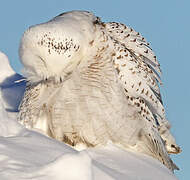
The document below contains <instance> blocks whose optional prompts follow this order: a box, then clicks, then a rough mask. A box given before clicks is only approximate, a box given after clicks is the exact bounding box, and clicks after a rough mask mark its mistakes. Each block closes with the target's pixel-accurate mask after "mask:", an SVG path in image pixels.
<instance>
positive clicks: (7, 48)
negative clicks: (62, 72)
mask: <svg viewBox="0 0 190 180" xmlns="http://www.w3.org/2000/svg"><path fill="white" fill-rule="evenodd" d="M189 8H190V1H188V0H159V1H154V0H144V1H143V0H133V1H129V0H117V1H114V0H109V1H108V0H107V1H106V0H104V1H103V0H96V1H89V0H80V1H79V0H67V1H66V0H31V1H29V0H17V1H16V0H6V1H1V5H0V22H1V25H0V50H1V51H3V52H4V53H6V54H7V56H8V57H9V59H10V61H11V65H12V66H13V68H14V69H15V70H16V71H17V72H20V70H21V68H22V66H21V64H20V62H19V57H18V47H19V41H20V38H21V36H22V33H23V32H24V31H25V30H26V29H27V28H28V27H29V26H31V25H34V24H38V23H41V22H44V21H47V20H49V19H51V18H52V17H54V16H56V15H58V14H60V13H62V12H65V11H69V10H74V9H78V10H89V11H93V12H94V13H95V14H96V15H98V16H99V17H101V18H102V20H103V21H118V22H122V23H125V24H126V25H128V26H131V27H133V28H134V29H135V30H136V31H139V32H140V33H141V34H143V35H144V37H145V38H146V39H147V40H148V41H149V42H150V44H151V47H152V48H153V50H154V51H155V53H156V55H157V57H158V60H159V62H160V64H161V68H162V71H163V76H162V80H163V84H164V85H163V86H162V87H161V88H162V94H163V100H164V103H165V107H166V111H167V117H168V119H169V120H170V122H171V124H172V132H173V134H174V135H175V137H176V139H177V142H178V143H179V144H180V146H181V147H182V149H183V152H182V153H181V154H180V155H177V156H172V157H173V159H174V161H175V162H176V164H177V165H178V166H179V167H180V169H181V170H180V171H178V172H176V175H177V177H178V178H179V179H180V180H185V179H188V170H189V160H190V156H189V154H188V153H189V151H190V143H189V142H190V141H189V137H190V136H189V134H188V131H189V128H190V120H189V117H188V112H189V111H190V106H189V102H190V94H189V93H190V75H189V74H190V73H189V67H190V59H189V56H188V52H190V50H189V48H190V44H189V43H190V20H189V19H190V10H189Z"/></svg>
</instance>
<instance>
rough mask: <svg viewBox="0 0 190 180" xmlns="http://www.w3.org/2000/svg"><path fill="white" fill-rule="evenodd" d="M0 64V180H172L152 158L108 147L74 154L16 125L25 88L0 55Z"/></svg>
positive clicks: (174, 179) (60, 143) (70, 150)
mask: <svg viewBox="0 0 190 180" xmlns="http://www.w3.org/2000/svg"><path fill="white" fill-rule="evenodd" d="M2 62H3V68H0V71H1V70H2V72H3V73H0V179H1V180H52V179H53V180H126V179H128V180H152V179H154V180H160V179H162V180H176V177H175V176H174V175H173V174H172V173H171V172H170V171H169V170H168V169H167V168H166V167H165V166H163V165H162V164H161V163H160V162H159V161H157V160H156V159H153V158H152V157H149V156H146V155H142V154H138V153H134V152H131V151H126V150H122V149H121V148H119V147H117V146H115V145H113V144H111V143H109V144H107V146H104V147H101V146H100V147H96V148H89V149H86V150H83V151H80V152H78V151H76V150H74V149H72V148H71V147H69V146H68V145H66V144H64V143H62V142H58V141H56V140H54V139H51V138H49V137H47V136H45V135H43V134H41V133H39V132H36V131H32V130H28V129H26V128H24V127H22V126H21V125H20V124H19V123H18V122H17V121H16V114H17V111H18V105H19V103H20V100H21V98H22V95H23V93H24V89H25V85H26V84H25V81H22V79H23V77H22V76H21V75H19V74H16V73H15V72H14V71H13V70H12V68H11V67H10V64H9V61H8V59H7V57H6V56H5V55H3V54H2V53H1V52H0V63H1V64H2ZM6 68H7V69H6ZM6 70H7V72H6Z"/></svg>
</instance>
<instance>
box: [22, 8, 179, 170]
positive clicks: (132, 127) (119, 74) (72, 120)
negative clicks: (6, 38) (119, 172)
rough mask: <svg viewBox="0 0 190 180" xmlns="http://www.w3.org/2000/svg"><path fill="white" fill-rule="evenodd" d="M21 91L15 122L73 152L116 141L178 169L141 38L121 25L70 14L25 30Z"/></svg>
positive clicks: (156, 69)
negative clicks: (82, 146) (72, 148)
mask: <svg viewBox="0 0 190 180" xmlns="http://www.w3.org/2000/svg"><path fill="white" fill-rule="evenodd" d="M19 53H20V58H21V62H22V63H23V65H24V72H25V74H26V76H27V87H26V91H25V94H24V97H23V100H22V102H21V104H20V109H19V110H20V111H19V115H18V120H19V121H20V122H21V123H22V124H24V125H25V126H26V127H28V128H36V129H40V130H42V131H43V132H45V133H46V134H47V135H49V136H50V137H53V138H55V139H57V140H60V141H64V142H65V143H67V144H70V145H71V146H76V145H77V144H80V143H83V144H85V145H86V146H91V147H94V146H96V145H103V144H106V143H107V142H108V141H112V142H113V143H117V144H119V145H121V146H122V147H124V148H132V149H133V150H135V151H138V152H141V153H144V154H147V155H150V156H152V157H154V158H156V159H158V160H159V161H160V162H162V163H163V164H164V165H165V166H167V167H168V168H169V169H171V170H174V169H178V168H177V166H176V165H175V164H174V163H173V162H172V160H171V159H170V157H169V155H168V154H169V153H179V152H180V151H181V150H180V148H179V146H178V145H177V144H176V142H175V139H174V137H173V136H172V135H171V133H170V124H169V122H168V121H167V120H166V118H165V112H164V107H163V103H162V99H161V95H160V90H159V83H160V82H161V80H160V76H159V74H160V66H159V63H158V61H157V59H156V56H155V55H154V53H153V51H152V49H151V48H150V47H149V44H148V43H147V42H146V40H145V39H144V38H143V37H142V36H141V35H140V34H139V33H138V32H136V31H134V30H133V29H131V28H129V27H127V26H125V25H124V24H121V23H116V22H109V23H105V22H102V21H101V20H100V18H99V17H96V16H95V15H93V13H91V12H87V11H71V12H66V13H62V14H60V15H58V16H56V17H55V18H53V19H52V20H50V21H48V22H46V23H42V24H39V25H35V26H32V27H30V28H29V29H28V30H27V31H26V32H25V33H24V35H23V37H22V40H21V44H20V50H19Z"/></svg>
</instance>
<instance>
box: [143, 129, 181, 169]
mask: <svg viewBox="0 0 190 180" xmlns="http://www.w3.org/2000/svg"><path fill="white" fill-rule="evenodd" d="M139 137H140V149H141V151H142V152H143V153H145V154H148V155H150V156H152V157H154V158H156V159H158V160H159V161H160V162H161V163H162V164H164V165H165V166H166V167H167V168H168V169H170V170H171V171H172V172H173V171H174V170H179V168H178V167H177V165H176V164H175V163H174V162H173V161H172V160H171V158H170V156H169V154H168V153H167V150H166V148H165V146H164V142H163V140H162V138H161V137H160V135H159V133H158V132H157V131H156V130H155V129H151V131H149V133H147V132H145V131H144V130H142V131H141V132H140V135H139Z"/></svg>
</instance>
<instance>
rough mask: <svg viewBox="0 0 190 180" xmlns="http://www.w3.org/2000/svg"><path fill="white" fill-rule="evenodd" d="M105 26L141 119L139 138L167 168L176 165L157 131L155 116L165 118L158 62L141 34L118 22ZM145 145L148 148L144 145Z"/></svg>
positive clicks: (130, 99)
mask: <svg viewBox="0 0 190 180" xmlns="http://www.w3.org/2000/svg"><path fill="white" fill-rule="evenodd" d="M105 27H106V30H107V33H108V34H109V36H110V37H111V38H112V40H113V42H114V50H115V51H114V53H113V54H112V58H113V64H114V66H115V69H116V71H117V73H118V78H119V80H120V82H121V84H122V85H123V87H124V93H125V94H126V97H127V99H128V102H130V103H131V104H132V105H133V106H135V107H136V108H137V109H138V112H139V114H140V115H141V116H142V119H144V121H145V127H144V128H143V136H142V137H143V138H144V139H143V141H144V143H145V146H144V147H146V148H145V149H146V150H145V151H148V152H149V153H150V154H152V156H154V157H156V158H157V159H159V160H160V161H161V162H163V164H166V166H167V167H168V168H169V169H172V170H173V169H177V167H176V165H175V164H173V162H172V160H171V159H170V157H169V155H168V153H167V150H166V147H165V143H164V141H163V139H162V138H161V134H160V133H159V122H160V121H158V118H159V120H161V122H168V121H167V120H166V119H165V112H164V107H163V104H162V99H161V95H160V90H159V85H158V84H159V82H160V83H161V80H160V76H159V73H160V72H161V71H160V68H159V63H158V61H157V60H156V57H155V55H154V53H153V51H152V50H151V48H150V47H149V46H148V43H147V42H146V41H145V39H144V38H142V36H141V35H140V34H139V33H137V32H135V31H134V30H132V29H129V28H127V27H126V26H125V25H123V24H119V23H107V24H106V26H105ZM147 147H148V148H147Z"/></svg>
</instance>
